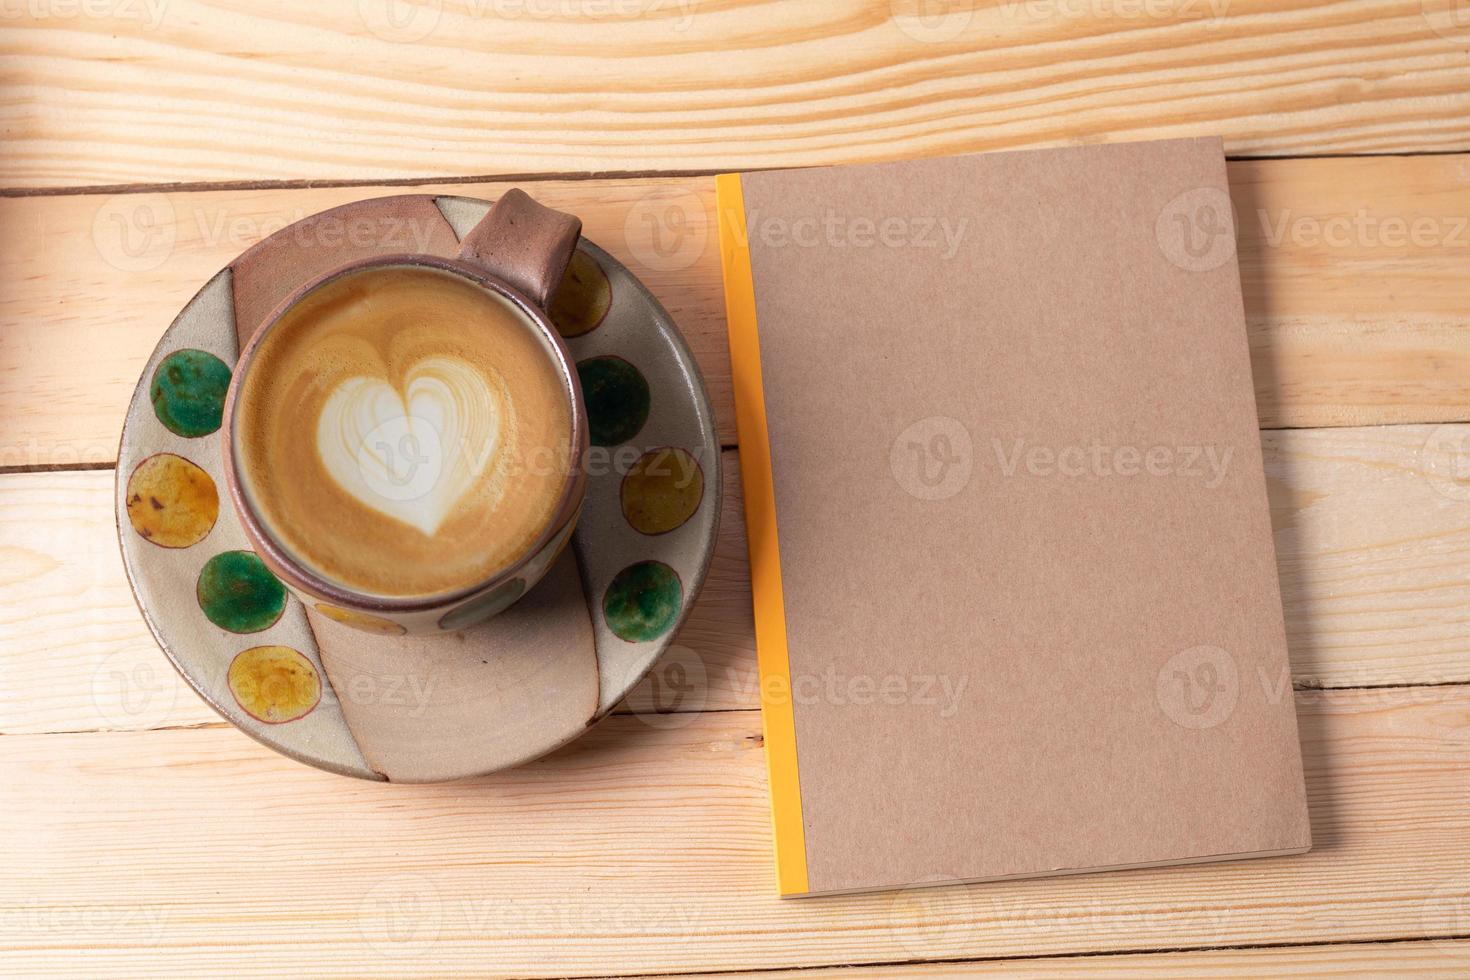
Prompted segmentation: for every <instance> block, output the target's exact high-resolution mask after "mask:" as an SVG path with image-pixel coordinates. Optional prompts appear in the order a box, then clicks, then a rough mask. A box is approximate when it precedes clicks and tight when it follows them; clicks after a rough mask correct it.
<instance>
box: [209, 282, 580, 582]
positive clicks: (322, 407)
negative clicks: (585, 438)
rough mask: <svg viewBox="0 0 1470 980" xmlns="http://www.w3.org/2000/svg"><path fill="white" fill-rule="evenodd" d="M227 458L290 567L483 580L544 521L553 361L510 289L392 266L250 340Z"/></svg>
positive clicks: (384, 577) (561, 425)
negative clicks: (493, 289)
mask: <svg viewBox="0 0 1470 980" xmlns="http://www.w3.org/2000/svg"><path fill="white" fill-rule="evenodd" d="M235 431H236V442H237V449H236V453H237V458H239V459H240V460H241V462H242V463H243V464H244V470H245V479H244V483H245V487H246V491H247V493H248V494H249V496H250V498H251V502H252V504H253V505H254V509H255V510H256V512H257V514H258V515H259V516H260V517H261V519H262V521H263V523H265V524H266V525H267V527H268V528H269V529H270V530H271V532H272V533H273V535H274V536H275V537H276V538H277V539H278V540H279V541H280V542H281V543H282V544H283V545H284V546H285V547H286V549H287V550H288V551H289V552H290V553H291V554H292V556H293V557H295V558H296V559H297V560H298V561H300V562H301V563H302V564H303V565H305V566H307V567H308V568H310V569H311V570H313V571H315V572H316V573H317V574H319V575H321V576H322V577H324V578H326V579H328V580H330V581H333V582H335V583H337V584H339V585H343V586H347V587H349V588H353V589H357V590H361V591H366V592H369V593H372V594H377V595H384V596H417V595H431V594H435V593H439V592H445V591H450V590H453V589H456V588H460V587H464V586H467V585H471V584H473V583H475V582H477V581H480V580H483V579H485V578H488V577H489V576H491V575H493V574H494V573H495V572H496V571H498V570H499V569H500V568H502V567H504V566H505V565H507V564H508V563H509V562H510V561H512V560H514V559H515V558H516V557H517V556H519V555H520V554H521V553H523V552H524V551H525V549H526V548H528V547H529V546H530V545H531V544H532V542H533V541H534V540H535V539H536V538H537V537H538V536H539V535H540V534H541V533H542V531H544V530H545V528H546V525H547V524H548V523H549V521H550V520H551V518H552V516H553V515H554V512H555V509H556V505H557V503H559V501H560V495H561V491H562V484H563V480H564V479H565V476H566V473H567V468H568V465H569V462H570V459H569V457H570V452H571V413H570V409H569V407H568V401H567V395H566V388H565V384H564V381H563V378H562V375H561V372H560V370H559V368H558V366H557V364H556V362H555V360H554V359H553V357H552V355H551V353H550V351H549V350H548V349H547V348H546V346H545V343H544V341H543V340H542V338H541V337H540V336H539V335H538V334H537V333H536V330H535V327H534V326H533V325H532V324H531V323H530V322H529V321H528V320H527V319H526V318H525V316H524V314H522V313H521V312H520V311H519V310H518V309H517V308H516V307H514V306H513V305H512V304H510V303H509V301H507V300H504V299H502V298H500V297H499V296H497V295H494V294H492V293H489V292H487V291H485V290H483V289H481V288H480V287H478V286H476V285H474V284H473V283H470V282H468V281H466V280H464V279H462V278H460V277H458V276H455V275H452V274H450V273H446V272H441V271H439V270H435V269H425V268H422V267H409V266H401V267H399V266H396V267H390V268H379V269H371V270H364V271H361V272H356V273H350V274H348V275H346V276H342V277H339V278H338V279H335V280H333V281H331V282H329V283H327V284H325V285H324V286H322V287H319V288H318V289H317V290H314V291H313V292H312V293H311V294H309V295H308V296H306V297H305V298H303V300H302V301H301V302H299V303H298V304H297V305H296V306H294V307H293V308H292V309H291V310H290V311H289V312H288V313H287V314H286V315H285V316H284V317H283V318H282V320H281V322H279V323H278V324H277V325H276V326H275V327H274V328H273V329H272V330H271V332H270V334H268V335H267V336H266V338H265V340H264V341H263V342H262V343H261V345H260V347H259V348H258V350H257V352H256V359H255V362H254V364H253V365H252V367H251V370H250V373H249V375H248V376H247V377H246V379H245V380H244V382H243V383H242V385H241V387H240V391H239V393H238V395H237V405H236V422H235Z"/></svg>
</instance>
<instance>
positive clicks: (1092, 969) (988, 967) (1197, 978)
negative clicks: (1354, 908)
mask: <svg viewBox="0 0 1470 980" xmlns="http://www.w3.org/2000/svg"><path fill="white" fill-rule="evenodd" d="M1467 969H1470V940H1466V939H1443V940H1438V941H1430V942H1395V943H1351V944H1347V943H1344V944H1336V945H1326V946H1283V947H1277V948H1271V949H1206V950H1191V951H1189V952H1180V953H1141V954H1128V953H1123V954H1117V955H1112V956H1056V957H1052V956H1048V957H1042V958H1038V959H1032V960H984V961H978V962H977V961H974V960H969V961H962V962H958V963H887V964H884V965H883V966H866V967H865V966H859V967H847V966H840V967H825V968H824V967H817V968H812V969H805V970H775V971H771V970H762V971H759V972H751V973H725V974H721V980H726V978H728V980H811V978H819V977H840V978H842V980H869V978H886V977H896V978H899V980H923V978H930V977H933V978H949V977H1019V978H1026V977H1044V978H1056V980H1086V978H1090V977H1117V976H1127V977H1137V978H1143V980H1147V978H1150V977H1159V978H1162V980H1174V978H1176V977H1185V978H1194V980H1201V978H1210V977H1218V978H1235V977H1240V976H1244V975H1256V976H1269V977H1341V976H1395V977H1404V976H1410V977H1453V976H1462V975H1463V974H1464V973H1465V971H1466V970H1467ZM701 975H702V974H684V975H683V977H682V978H681V980H695V978H696V977H699V976H701Z"/></svg>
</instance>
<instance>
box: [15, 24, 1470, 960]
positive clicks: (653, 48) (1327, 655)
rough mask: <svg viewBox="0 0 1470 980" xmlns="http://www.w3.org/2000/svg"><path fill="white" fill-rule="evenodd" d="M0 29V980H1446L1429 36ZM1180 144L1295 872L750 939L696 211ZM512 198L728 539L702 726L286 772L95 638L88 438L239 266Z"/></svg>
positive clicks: (1469, 362)
mask: <svg viewBox="0 0 1470 980" xmlns="http://www.w3.org/2000/svg"><path fill="white" fill-rule="evenodd" d="M3 13H4V16H3V17H0V78H3V98H0V122H3V134H4V135H3V142H0V234H3V243H4V246H5V247H4V248H3V250H0V277H3V288H0V321H3V326H0V852H3V855H4V863H5V871H4V873H3V874H0V973H3V974H5V975H8V976H16V975H29V974H37V975H57V976H78V975H101V974H127V975H137V976H145V977H161V976H170V975H178V974H189V975H226V974H232V975H247V974H249V975H254V974H266V973H285V972H290V973H310V974H312V975H320V976H328V975H332V976H335V975H342V976H349V975H350V976H377V975H389V974H398V973H440V974H442V973H456V972H458V973H472V974H479V975H484V974H495V975H511V976H538V977H539V976H564V975H577V976H595V975H626V974H683V973H696V972H723V973H727V974H740V975H745V973H746V972H747V971H748V972H749V973H750V974H752V975H759V976H765V977H776V976H800V977H811V976H818V975H823V974H824V973H825V972H826V971H827V970H829V969H833V970H835V969H836V968H838V967H841V966H844V965H857V966H859V967H861V968H860V969H857V970H848V971H845V972H844V973H843V974H842V975H844V976H868V975H874V976H876V975H883V976H899V977H921V976H959V975H974V974H991V973H996V974H1010V975H1015V974H1022V975H1032V974H1034V975H1037V976H1058V975H1092V974H1094V973H1101V972H1104V971H1107V970H1125V971H1127V972H1129V973H1131V974H1135V975H1137V974H1143V975H1154V974H1157V975H1159V976H1176V975H1179V974H1186V973H1188V974H1192V975H1193V974H1198V975H1207V974H1210V975H1212V974H1217V973H1231V972H1235V971H1239V970H1243V969H1247V968H1254V969H1258V970H1262V971H1269V972H1271V973H1291V972H1298V973H1303V974H1314V973H1332V972H1335V971H1365V972H1380V973H1381V972H1385V971H1407V970H1412V969H1417V970H1422V971H1424V972H1426V973H1440V974H1446V975H1454V974H1459V975H1462V976H1463V975H1465V974H1467V973H1470V425H1467V421H1470V276H1467V274H1466V273H1467V271H1470V15H1467V13H1466V11H1465V8H1464V4H1463V2H1461V3H1459V4H1457V3H1456V2H1455V0H1423V2H1421V0H1336V2H1323V0H1228V3H1227V2H1226V0H982V2H977V3H968V2H959V3H949V4H945V3H940V2H938V0H934V2H930V3H928V4H921V3H920V2H919V0H893V2H892V3H888V2H877V3H860V2H856V0H852V2H847V0H844V2H833V0H823V2H821V3H816V2H812V3H789V2H788V3H777V2H772V0H766V2H744V0H711V2H707V3H706V2H701V3H698V4H695V3H691V2H687V0H442V2H440V0H360V2H351V0H348V2H318V3H310V4H303V3H299V2H294V0H25V2H23V3H22V2H16V3H12V4H7V5H5V8H4V11H3ZM1216 133H1219V134H1223V135H1224V137H1225V141H1226V147H1227V151H1228V153H1229V154H1230V156H1231V158H1232V162H1231V165H1230V178H1231V184H1232V191H1233V195H1234V200H1235V204H1236V210H1237V217H1238V220H1239V225H1240V249H1239V254H1240V261H1241V274H1242V277H1243V279H1244V283H1245V296H1246V307H1247V309H1246V312H1247V318H1248V322H1249V329H1250V342H1251V349H1252V353H1253V363H1254V368H1255V382H1256V392H1257V397H1258V402H1259V408H1260V420H1261V426H1262V440H1263V442H1264V446H1265V457H1266V467H1267V473H1268V478H1269V484H1270V493H1271V506H1272V513H1273V517H1274V520H1275V529H1276V547H1277V552H1278V556H1279V564H1280V573H1281V581H1282V588H1283V594H1284V600H1285V609H1286V621H1287V630H1288V635H1289V642H1290V648H1291V661H1292V674H1293V676H1292V686H1291V689H1290V691H1288V690H1286V689H1285V685H1284V684H1279V685H1278V687H1277V690H1278V691H1279V694H1280V696H1292V695H1294V696H1295V699H1296V705H1297V711H1298V715H1299V718H1300V723H1301V737H1302V743H1303V750H1304V755H1305V764H1306V774H1307V787H1308V793H1309V799H1310V806H1311V813H1312V823H1313V833H1314V838H1315V841H1316V846H1315V848H1314V850H1313V851H1312V852H1311V853H1309V854H1306V855H1303V856H1300V857H1292V858H1281V859H1274V860H1262V861H1249V862H1242V863H1238V864H1221V865H1207V866H1199V867H1192V868H1178V869H1161V870H1141V871H1131V872H1121V873H1113V874H1103V875H1093V876H1083V877H1074V878H1060V879H1048V880H1035V881H1023V882H1009V883H999V884H988V885H978V886H963V887H950V888H941V889H932V890H927V891H922V892H900V893H897V894H877V895H864V896H851V897H841V898H834V899H830V900H811V901H795V902H793V901H787V902H782V901H779V900H777V899H776V898H775V886H774V880H773V869H772V861H771V837H770V830H769V817H768V812H767V806H766V785H765V770H764V761H763V758H762V751H761V737H760V715H759V711H758V707H757V704H758V702H757V696H758V691H757V685H756V682H755V659H754V640H753V635H752V625H751V613H750V595H749V581H748V577H747V566H746V558H745V545H744V529H743V525H742V518H741V506H740V493H739V487H738V470H739V451H738V447H737V446H736V439H735V433H734V430H733V426H732V424H731V423H732V413H731V401H730V398H731V395H730V367H729V360H728V353H727V350H726V346H725V340H724V316H723V306H722V300H721V289H720V282H719V259H718V255H717V253H716V247H715V241H714V234H713V229H712V217H713V182H712V180H711V178H710V176H709V175H710V174H711V173H713V172H716V171H719V170H724V169H736V168H751V167H770V166H779V165H803V164H817V163H838V162H850V161H860V160H879V159H896V158H903V157H912V156H923V155H932V154H938V153H947V152H962V151H975V150H986V149H996V148H1014V147H1025V146H1042V145H1061V144H1068V143H1079V142H1100V141H1112V140H1124V139H1137V138H1148V137H1160V136H1181V135H1202V134H1216ZM512 184H516V185H520V186H524V187H528V188H529V189H531V190H532V192H533V193H534V194H536V195H537V196H538V197H541V198H543V199H545V200H546V201H547V202H548V203H551V204H553V205H554V206H557V207H561V208H564V209H567V210H570V211H575V212H577V213H578V214H580V215H581V216H582V217H583V219H584V221H585V225H586V232H587V234H588V235H589V236H590V237H591V238H593V239H594V240H596V241H597V242H599V243H600V244H602V245H603V246H605V247H606V248H608V249H609V250H610V251H611V252H613V253H614V254H616V255H617V256H618V257H619V258H620V259H621V260H622V261H624V262H625V263H627V264H628V265H629V267H631V268H632V269H634V271H635V272H637V273H638V274H639V275H641V276H643V277H644V278H645V280H646V281H647V282H648V284H649V286H650V287H651V288H652V289H653V291H654V293H655V294H657V296H658V297H659V298H660V299H661V300H662V301H663V303H664V304H665V305H666V306H667V307H668V308H669V310H670V311H671V312H672V313H673V315H674V317H675V319H676V320H677V321H678V323H679V325H680V327H681V328H682V330H683V331H684V333H685V335H686V336H687V338H688V339H689V342H690V344H691V346H692V347H693V349H694V351H695V352H696V354H697V356H698V358H699V360H700V362H701V364H702V366H703V370H704V372H705V377H706V380H707V381H708V383H709V386H710V390H711V392H712V394H713V397H714V399H715V402H716V411H717V412H718V414H719V418H720V422H721V427H722V434H723V439H724V441H725V445H726V447H727V448H726V451H725V457H726V463H727V464H728V465H727V467H726V470H727V481H728V483H727V486H726V493H727V496H726V509H725V513H724V520H723V527H722V530H721V539H720V542H719V550H718V555H717V557H716V559H715V562H714V566H713V570H712V573H711V575H710V579H709V582H708V585H707V586H706V588H705V591H704V594H703V596H702V597H701V598H700V600H699V602H698V604H697V606H696V608H695V610H694V612H693V614H692V616H691V619H690V621H689V623H688V624H687V626H686V627H685V629H684V630H683V633H682V635H681V636H680V639H679V642H680V644H681V645H682V646H683V648H684V649H685V651H686V652H687V653H686V657H692V658H694V659H696V660H697V661H698V662H699V663H700V664H702V665H703V666H704V668H705V670H704V673H705V683H704V684H702V685H700V686H698V687H696V688H693V689H691V690H688V691H686V692H685V694H686V695H687V696H686V697H684V698H683V700H682V701H681V702H680V703H678V704H677V705H673V706H672V707H673V710H670V711H668V712H667V713H664V714H660V715H657V716H654V717H649V716H645V715H640V714H638V713H635V712H631V711H629V710H627V709H620V710H619V712H618V713H617V714H615V715H614V716H612V717H610V718H609V719H608V720H606V721H605V722H603V723H602V724H600V725H599V726H597V727H596V728H595V729H594V730H593V731H592V732H590V733H589V734H588V735H587V737H586V738H584V739H582V740H581V741H579V742H577V743H575V744H573V745H572V746H570V747H568V748H566V749H564V750H562V751H560V752H557V753H556V754H554V755H552V756H550V757H549V758H546V759H544V760H542V761H540V762H537V763H535V764H532V765H529V766H526V767H524V768H522V769H519V770H516V771H513V772H508V773H504V774H501V775H498V776H496V777H493V778H487V779H482V780H477V781H473V782H467V783H461V784H455V785H441V786H387V785H378V784H370V783H363V782H358V781H353V780H347V779H342V778H339V777H335V776H331V775H328V774H326V773H322V772H318V771H315V770H312V769H309V768H306V767H303V766H300V765H298V764H296V763H294V762H291V761H290V760H288V759H285V758H283V757H281V756H278V755H276V754H274V753H272V752H271V751H269V750H267V749H265V748H263V747H262V746H260V745H258V744H256V743H255V742H253V741H251V740H250V739H249V738H247V737H246V736H244V735H242V734H241V733H239V732H238V731H236V730H235V729H234V728H232V727H230V726H229V725H227V724H225V723H224V722H223V721H221V720H220V719H219V718H218V717H217V716H216V715H214V714H213V713H212V712H211V710H210V709H209V708H208V707H207V706H206V705H205V704H204V703H203V702H202V701H201V700H200V699H199V698H198V697H196V696H195V695H194V694H193V693H192V692H191V691H190V690H189V689H188V688H187V687H185V686H184V685H183V684H182V682H180V681H179V680H178V679H177V677H176V676H175V675H174V674H173V672H172V671H171V670H170V669H169V667H168V665H167V663H166V661H165V660H164V658H163V656H162V654H161V653H160V651H159V650H158V647H157V645H156V644H155V643H154V641H153V640H152V638H151V637H150V635H149V634H148V631H147V630H146V628H145V627H144V624H143V622H142V620H141V618H140V617H139V615H138V612H137V609H136V608H135V606H134V604H133V600H132V597H131V595H130V593H129V591H128V587H127V584H126V581H125V580H124V577H123V571H122V566H121V563H120V560H119V556H118V553H117V544H116V539H115V535H114V532H113V518H112V492H113V466H114V463H115V459H116V447H117V437H118V431H119V427H120V424H121V421H122V414H123V411H124V408H125V406H126V404H127V399H128V396H129V394H130V393H131V391H132V388H133V386H134V384H135V383H136V381H137V378H138V375H139V372H140V369H141V367H142V365H143V363H144V361H145V360H146V358H147V356H148V353H149V352H150V350H151V349H152V347H153V345H154V343H155V342H156V341H157V339H158V337H159V335H160V333H161V332H162V330H163V329H164V328H165V326H166V325H167V324H168V322H169V320H170V319H171V317H172V315H173V313H174V312H175V311H176V310H177V309H178V308H179V307H180V306H181V305H182V304H183V303H184V301H185V300H186V299H187V298H188V297H189V296H190V295H192V294H193V292H194V291H195V290H196V289H197V288H198V287H199V286H200V284H202V283H203V282H204V281H205V280H206V279H208V278H209V276H210V275H212V274H213V273H214V272H215V270H217V269H218V268H220V267H221V266H222V265H223V264H224V263H225V262H226V261H228V260H229V259H230V258H231V257H232V256H233V255H234V254H236V253H237V252H239V251H240V250H241V249H243V248H244V247H246V246H247V245H249V244H251V243H252V242H254V241H256V240H258V239H259V238H261V237H263V236H264V235H266V234H269V233H270V232H271V231H273V230H275V229H277V228H279V227H281V226H282V225H283V224H285V223H288V222H290V221H292V220H294V219H295V218H297V217H300V216H302V215H305V214H309V213H311V212H314V211H317V210H320V209H323V208H326V207H330V206H332V205H335V204H338V203H341V202H344V201H350V200H354V199H357V198H361V197H367V196H372V195H377V194H383V193H394V192H396V191H395V190H394V188H401V187H403V186H413V187H416V188H418V187H422V188H428V189H432V190H440V189H443V190H450V191H452V192H454V193H461V194H471V195H477V196H482V197H494V196H495V195H497V194H498V193H499V192H500V191H501V190H502V189H504V188H505V187H506V186H510V185H512ZM1268 680H1269V679H1268ZM1263 682H1264V681H1263ZM785 971H793V972H790V973H788V972H785ZM798 971H799V972H798Z"/></svg>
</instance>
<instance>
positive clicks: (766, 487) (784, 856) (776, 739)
mask: <svg viewBox="0 0 1470 980" xmlns="http://www.w3.org/2000/svg"><path fill="white" fill-rule="evenodd" d="M715 209H716V211H717V212H718V217H719V228H720V261H721V264H722V267H723V269H724V274H725V319H726V322H727V323H728V325H729V330H730V367H731V370H732V373H733V374H734V380H735V426H736V429H737V431H738V433H739V436H740V472H741V476H742V483H743V485H744V489H745V529H746V539H747V543H748V547H749V550H750V580H751V592H752V594H753V596H754V600H755V648H756V660H757V662H758V665H759V668H760V681H761V684H760V687H761V727H762V731H763V732H764V736H765V745H766V769H767V771H768V772H769V775H770V783H771V820H772V824H773V827H774V830H775V837H776V885H777V888H778V890H779V891H780V893H781V895H782V896H787V895H801V894H804V893H806V892H807V891H809V890H810V889H809V888H808V887H807V871H806V830H805V828H804V826H803V824H802V819H801V783H800V781H799V780H798V778H797V772H796V718H795V713H794V705H793V704H792V698H791V663H790V659H789V656H788V651H787V649H786V606H785V601H784V599H783V597H782V593H781V551H780V546H779V544H778V543H777V540H776V490H775V484H774V483H773V482H772V480H771V444H770V441H769V439H768V438H767V434H766V400H765V394H764V392H765V388H764V387H763V386H762V382H761V350H760V335H759V334H758V333H757V331H756V323H755V284H754V282H753V281H752V279H751V272H750V239H749V237H748V235H747V233H746V227H745V195H744V192H743V191H742V190H741V186H740V175H739V174H721V175H720V176H718V177H716V178H715Z"/></svg>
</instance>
